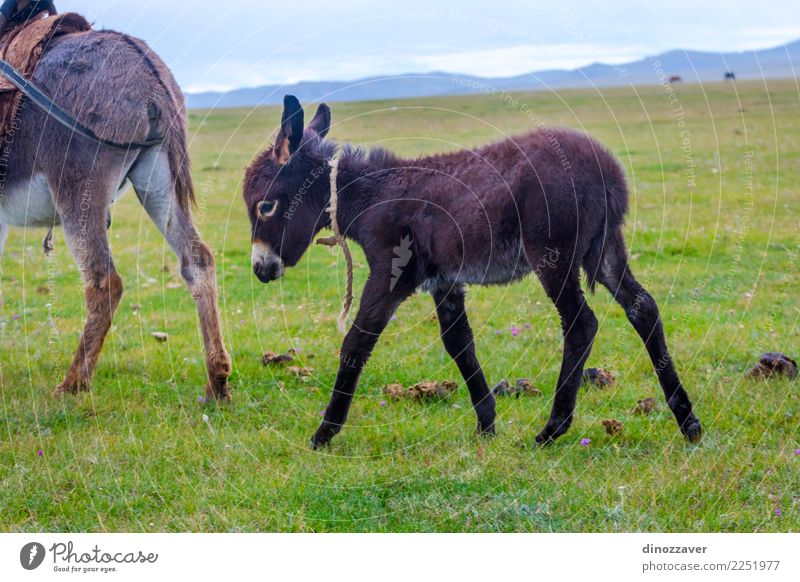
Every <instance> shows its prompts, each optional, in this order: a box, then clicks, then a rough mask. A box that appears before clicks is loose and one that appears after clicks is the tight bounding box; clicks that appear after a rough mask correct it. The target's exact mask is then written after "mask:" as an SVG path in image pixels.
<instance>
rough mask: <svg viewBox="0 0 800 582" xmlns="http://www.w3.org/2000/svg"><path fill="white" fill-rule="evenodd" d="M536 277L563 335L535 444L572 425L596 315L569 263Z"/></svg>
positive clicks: (573, 268) (575, 271) (589, 350)
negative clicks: (551, 396)
mask: <svg viewBox="0 0 800 582" xmlns="http://www.w3.org/2000/svg"><path fill="white" fill-rule="evenodd" d="M539 278H540V279H541V281H542V285H543V286H544V289H545V291H546V292H547V295H548V296H549V297H550V299H551V300H552V301H553V303H555V306H556V309H557V310H558V314H559V316H560V317H561V329H562V332H563V334H564V353H563V356H562V361H561V371H560V372H559V375H558V384H557V385H556V393H555V397H554V399H553V408H552V410H551V412H550V418H549V419H548V421H547V424H546V425H545V427H544V429H543V430H542V432H540V433H539V434H538V435H537V436H536V442H537V443H539V444H548V443H551V442H552V441H554V440H555V439H556V438H558V437H559V436H561V435H563V434H564V433H566V432H567V429H569V426H570V424H572V415H573V413H574V411H575V401H576V399H577V395H578V389H579V388H580V383H581V376H582V375H583V365H584V364H585V363H586V360H587V359H588V358H589V353H590V352H591V349H592V342H593V341H594V337H595V335H596V334H597V318H596V317H595V315H594V312H593V311H592V310H591V308H590V307H589V305H588V304H587V303H586V299H585V298H584V296H583V291H582V290H581V286H580V280H579V276H578V272H577V268H576V267H574V266H572V265H569V266H565V268H556V269H553V270H547V271H543V272H542V273H539Z"/></svg>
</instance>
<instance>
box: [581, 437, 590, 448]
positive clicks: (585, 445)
mask: <svg viewBox="0 0 800 582" xmlns="http://www.w3.org/2000/svg"><path fill="white" fill-rule="evenodd" d="M590 442H592V439H581V446H582V447H588V446H589V443H590Z"/></svg>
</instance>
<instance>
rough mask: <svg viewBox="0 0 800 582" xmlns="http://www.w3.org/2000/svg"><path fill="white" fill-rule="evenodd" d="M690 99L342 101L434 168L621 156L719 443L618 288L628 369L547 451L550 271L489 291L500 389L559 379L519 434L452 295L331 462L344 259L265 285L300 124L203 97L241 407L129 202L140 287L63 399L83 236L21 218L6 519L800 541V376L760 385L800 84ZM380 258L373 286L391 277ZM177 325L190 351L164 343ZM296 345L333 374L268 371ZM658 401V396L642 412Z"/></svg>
mask: <svg viewBox="0 0 800 582" xmlns="http://www.w3.org/2000/svg"><path fill="white" fill-rule="evenodd" d="M670 91H674V92H670ZM670 91H668V90H666V89H665V88H664V87H658V86H654V87H639V88H619V89H602V90H599V91H588V90H587V91H563V92H559V93H558V94H550V93H520V94H513V95H502V94H495V95H488V94H481V95H473V96H464V97H447V98H428V99H416V100H409V101H396V102H388V101H386V102H384V101H381V102H367V103H348V104H333V105H332V107H333V115H334V127H333V129H332V131H331V135H330V137H331V138H333V139H337V140H348V141H353V142H359V143H366V144H370V145H372V144H380V145H383V146H385V147H388V148H390V149H392V150H393V151H396V152H398V153H400V154H404V155H408V156H417V155H420V154H428V153H433V152H439V151H443V150H454V149H459V148H470V147H473V146H478V145H480V144H484V143H487V142H490V141H492V140H497V139H502V138H503V137H505V136H507V135H513V134H517V133H521V132H524V131H526V130H529V129H532V128H534V127H536V126H537V125H540V124H547V125H560V126H569V127H573V128H576V129H581V130H584V131H586V132H589V133H591V134H592V135H594V136H595V137H597V138H598V139H599V140H600V141H602V142H604V143H605V144H607V145H608V147H609V148H610V149H611V150H612V151H613V152H614V153H615V154H616V155H617V156H618V157H619V158H620V160H621V161H622V163H623V164H624V166H625V168H626V171H627V173H628V177H629V181H630V188H631V210H630V215H629V220H628V224H627V227H626V234H627V240H628V244H629V247H630V250H631V254H632V261H631V264H632V267H633V269H634V271H635V273H636V275H637V277H638V278H639V280H640V281H642V283H643V284H644V285H645V286H646V287H647V288H648V289H649V290H650V292H651V293H652V294H653V296H654V297H655V298H656V300H657V301H658V302H659V304H660V307H661V311H662V315H663V318H664V323H665V327H666V330H667V335H668V341H669V344H670V347H671V350H672V354H673V356H674V359H675V360H676V362H677V365H678V369H679V372H680V373H681V374H682V378H683V381H684V384H685V385H686V387H687V390H688V391H689V394H690V396H691V398H692V400H693V402H694V404H695V407H696V412H697V414H698V416H699V417H700V419H701V420H702V421H703V426H704V429H705V436H704V439H703V441H702V442H701V443H700V444H699V445H696V446H695V445H690V444H688V443H687V442H685V440H684V439H683V437H682V436H681V435H680V433H679V431H678V429H677V426H676V425H675V423H674V421H673V418H672V416H671V414H670V413H669V410H668V409H667V407H666V405H665V403H664V401H663V397H662V395H661V392H660V388H659V386H658V383H657V380H656V376H655V374H654V372H653V370H652V367H651V364H650V362H649V360H648V358H647V354H646V352H645V351H644V349H643V346H642V344H641V342H640V341H639V339H638V337H637V336H636V334H635V332H634V331H633V329H632V328H631V327H630V326H629V324H628V322H627V320H626V319H625V316H624V314H623V312H622V310H621V309H620V308H619V306H618V305H617V304H616V303H615V302H614V301H613V300H612V299H611V297H610V296H609V295H608V293H606V292H605V290H598V292H597V294H596V295H595V296H590V297H589V302H590V303H591V305H592V307H593V308H594V310H595V312H596V314H597V316H598V319H599V320H600V332H599V334H598V338H597V340H596V343H595V347H594V351H593V353H592V356H591V358H590V360H589V364H588V365H589V366H595V367H602V368H606V369H609V370H611V371H612V372H613V373H614V374H615V375H616V377H617V382H616V384H615V385H614V386H612V387H610V388H607V389H605V390H600V389H597V388H583V389H582V390H581V394H580V396H579V402H578V409H577V414H576V420H575V422H574V424H573V426H572V429H571V430H570V432H569V433H568V434H567V435H566V436H564V437H562V438H561V439H560V440H559V441H558V442H557V443H556V444H555V445H553V446H551V447H548V448H544V449H540V448H536V447H534V446H533V443H534V441H533V439H534V436H535V435H536V433H537V432H538V431H539V430H540V429H541V428H542V426H543V425H544V422H545V420H546V418H547V414H548V412H549V408H550V403H551V399H552V395H553V390H554V384H555V381H556V378H557V374H558V369H559V365H560V348H561V338H560V326H559V322H558V317H557V314H556V311H555V309H554V308H553V306H552V305H551V304H550V302H549V301H548V299H547V298H546V296H545V294H544V292H543V291H542V290H541V288H540V287H539V285H538V282H537V281H536V280H535V278H530V279H526V280H524V281H523V282H521V283H518V284H515V285H512V286H509V287H491V288H472V289H471V290H470V293H469V295H468V303H469V306H468V309H469V313H470V316H471V323H472V326H473V329H474V330H475V335H476V343H477V349H478V355H479V358H480V360H481V362H482V364H483V367H484V370H485V372H486V375H487V378H488V379H489V381H490V383H492V384H494V383H495V382H497V381H499V380H500V379H502V378H507V379H509V380H512V381H515V380H516V379H517V378H522V377H525V378H529V379H530V380H531V381H532V382H533V383H534V384H535V385H536V386H538V387H539V388H540V389H541V390H542V391H543V395H542V396H539V397H535V396H524V397H522V398H520V399H513V398H506V399H500V400H499V401H498V414H499V417H498V422H497V427H498V432H499V434H498V437H497V438H495V439H491V440H485V439H479V438H476V437H475V436H474V435H473V431H474V428H475V419H474V414H473V412H472V409H471V407H470V404H469V397H468V394H467V391H466V388H465V387H464V386H463V382H462V381H461V378H460V376H459V374H458V370H457V368H456V366H455V364H454V363H452V362H451V361H450V359H449V358H448V356H447V355H446V354H445V352H444V349H443V348H442V346H441V343H440V341H439V337H438V325H437V323H436V321H435V320H434V319H433V318H432V316H433V313H434V311H433V307H434V306H433V302H432V300H431V299H430V297H429V296H427V295H425V294H418V295H416V296H414V297H413V298H412V299H410V300H409V301H408V302H406V303H405V304H404V305H403V306H402V307H401V308H400V310H399V311H398V313H397V319H396V320H394V321H392V322H391V324H390V326H389V328H388V329H387V332H386V334H385V336H384V337H383V339H382V341H381V342H379V344H378V347H377V348H376V350H375V353H374V356H373V359H372V361H371V362H370V364H369V365H368V367H367V368H366V369H365V371H364V373H363V376H362V381H361V384H360V388H359V391H358V393H357V395H356V398H355V400H354V404H353V408H352V411H351V415H350V419H349V424H348V426H347V427H346V428H345V430H344V431H343V432H342V433H341V434H340V435H339V436H338V437H337V438H336V439H334V441H333V444H332V446H331V447H330V448H327V449H325V450H323V451H321V452H313V451H311V450H310V448H309V446H308V439H309V437H310V436H311V434H312V432H313V431H314V429H315V428H316V426H317V424H318V422H319V420H320V413H321V411H322V410H323V409H324V407H325V404H326V403H327V399H328V396H329V391H330V387H331V386H332V383H333V380H334V376H335V373H336V365H337V350H338V348H339V343H340V341H341V336H340V335H339V333H338V332H337V330H336V323H335V320H336V315H337V314H338V310H339V306H340V297H341V294H342V293H343V286H344V264H343V261H342V260H341V256H340V255H339V256H335V255H331V254H329V252H328V250H327V249H325V248H323V247H318V246H316V247H312V248H311V249H310V251H309V252H308V254H307V255H306V257H305V258H304V259H303V260H302V262H301V263H300V264H299V265H298V266H297V267H295V268H294V269H292V270H289V272H288V273H287V275H286V276H285V277H284V278H283V279H281V280H280V281H279V282H276V283H273V284H270V285H266V286H265V285H262V284H261V283H259V282H258V281H257V280H256V278H255V277H254V276H253V275H252V273H251V269H250V241H249V223H248V220H247V217H246V214H245V211H244V206H243V203H242V200H241V183H240V180H241V177H242V171H243V168H244V166H245V165H246V164H247V163H248V162H249V161H250V159H251V158H252V157H253V155H254V154H255V153H256V152H257V151H258V150H260V149H262V148H263V147H265V145H266V143H267V142H268V141H269V140H270V139H271V138H272V132H273V131H274V129H275V127H276V125H277V122H278V118H279V114H280V111H279V110H278V109H277V108H274V107H265V108H259V109H255V110H220V111H213V112H204V111H192V112H191V113H190V124H191V127H190V133H191V152H192V158H193V171H194V178H195V185H196V189H197V196H198V200H199V207H198V209H197V211H196V214H195V216H196V221H197V223H198V225H199V228H200V230H201V232H202V234H203V236H204V238H205V240H206V241H207V242H208V243H209V244H210V245H211V246H212V248H213V249H214V251H215V254H216V257H217V266H218V272H217V276H218V283H219V288H220V308H221V311H222V317H223V320H224V321H223V325H224V333H225V339H226V342H227V345H228V348H229V349H230V352H231V355H232V358H233V364H234V372H233V375H232V377H231V385H232V388H233V390H234V401H233V403H232V404H231V405H226V406H222V407H219V406H217V405H216V404H211V405H203V404H202V403H200V402H198V397H199V396H201V395H202V394H203V388H204V381H205V372H204V368H203V357H202V338H201V337H200V333H199V328H198V325H197V323H196V315H195V310H194V304H193V302H192V299H191V297H190V296H189V294H188V292H187V291H186V290H185V288H184V286H183V285H182V284H181V281H180V277H179V274H178V269H177V266H176V261H175V259H174V257H173V255H172V254H171V252H170V251H169V249H168V247H167V246H166V244H165V243H164V241H163V240H162V238H161V237H160V235H159V234H158V232H157V231H156V229H155V227H154V226H153V225H152V224H151V223H150V222H149V220H148V219H147V217H146V215H145V214H144V212H143V211H142V209H141V207H140V206H139V204H138V202H137V200H136V197H135V196H134V195H133V194H132V193H128V194H126V196H124V197H123V198H122V199H120V200H119V201H118V202H117V203H116V204H115V205H114V207H113V209H112V214H113V225H112V228H111V231H110V237H111V244H112V248H113V251H114V256H115V260H116V264H117V268H118V270H119V272H120V274H121V276H122V278H123V280H124V281H125V286H126V288H125V295H124V297H123V300H122V304H121V306H120V309H119V311H118V312H117V315H116V318H115V321H114V325H113V328H112V331H111V333H110V335H109V337H108V339H107V342H106V346H105V348H104V351H103V354H102V356H101V359H100V363H99V365H98V368H97V372H96V375H95V379H94V386H93V391H92V392H91V393H86V394H82V395H80V396H78V397H76V398H75V397H68V398H65V399H54V398H52V397H51V393H52V391H53V389H54V388H55V386H56V385H57V384H58V382H59V381H60V379H61V377H62V375H63V372H64V371H65V370H66V368H67V366H68V365H69V362H70V360H71V357H72V354H73V351H74V349H75V348H76V345H77V341H78V338H79V334H80V330H81V327H82V320H83V318H84V317H85V307H84V304H83V297H82V289H81V284H80V282H79V276H78V272H77V270H76V268H75V266H74V264H73V261H72V258H71V256H70V254H69V252H68V249H67V248H66V246H65V244H64V240H63V235H62V234H61V233H60V232H59V231H57V232H56V235H55V246H56V250H55V252H54V253H53V255H52V256H51V258H46V257H45V256H44V255H43V254H42V252H41V250H40V241H41V238H42V237H43V236H44V231H43V230H41V229H27V230H12V231H11V235H10V237H9V240H8V243H7V245H6V250H5V254H4V256H3V257H2V262H1V263H0V265H1V267H0V274H1V277H2V278H1V282H0V300H1V301H2V306H1V307H0V431H2V437H0V530H2V531H45V530H47V531H137V532H138V531H145V532H151V531H197V530H204V531H222V532H225V531H391V532H406V531H486V532H494V531H535V532H566V531H603V532H606V531H608V532H615V531H648V532H670V531H740V532H741V531H747V532H749V531H797V530H798V529H800V430H799V427H800V383H798V382H790V381H786V380H772V381H768V382H756V381H752V380H748V379H746V378H744V374H745V372H746V370H747V369H748V368H749V367H751V366H752V365H754V364H755V363H756V361H757V359H758V356H759V355H760V354H761V353H762V352H765V351H784V352H786V353H788V354H790V355H792V354H794V356H797V355H800V349H799V348H800V345H799V343H798V339H800V337H799V336H800V334H799V333H798V317H799V316H800V311H798V301H797V299H798V295H799V294H800V276H799V275H800V273H798V269H800V266H799V265H798V263H797V260H798V252H799V251H800V228H799V227H800V114H798V111H800V108H799V107H798V89H797V85H796V84H795V82H794V81H775V82H772V81H771V82H769V83H768V85H765V84H764V83H762V82H737V83H736V85H735V86H734V85H733V84H712V85H706V86H704V87H701V86H697V85H677V86H673V87H672V89H670ZM311 113H313V112H312V111H308V112H307V118H308V117H310V115H311ZM355 253H356V290H357V293H356V297H357V298H358V296H359V292H360V283H362V282H363V281H364V278H365V276H366V265H365V263H364V260H363V255H361V254H360V252H359V251H358V250H355ZM526 324H528V325H526ZM512 326H515V327H518V328H519V329H520V330H521V331H520V332H519V333H517V334H512V333H511V329H512ZM154 331H162V332H166V333H168V334H169V339H168V340H167V341H166V342H165V343H159V342H157V341H155V339H154V338H153V337H151V333H152V332H154ZM289 348H295V349H296V350H297V352H298V357H297V361H296V362H295V363H296V364H297V365H299V366H308V367H311V368H313V374H312V375H311V377H309V378H306V379H302V378H299V377H297V376H295V375H293V374H292V373H290V372H289V371H288V370H287V369H286V368H285V367H283V368H281V367H266V366H264V365H263V364H262V363H261V354H262V353H263V352H264V351H266V350H271V351H275V352H282V351H285V350H288V349H289ZM445 379H454V380H458V381H459V382H460V384H461V385H460V387H459V389H458V391H457V392H456V393H455V395H454V396H453V397H452V398H450V399H448V400H446V401H443V402H437V403H430V404H421V403H417V402H412V401H407V400H402V401H399V402H393V401H390V400H389V399H388V398H386V397H385V396H384V395H383V393H382V389H383V386H384V385H386V384H387V383H390V382H400V383H403V384H404V385H406V386H408V385H410V384H413V383H416V382H418V381H422V380H445ZM648 396H654V397H656V399H657V401H658V406H657V408H656V410H655V411H654V412H653V413H652V414H651V415H635V414H634V413H633V408H634V406H635V404H636V402H637V400H639V399H642V398H645V397H648ZM204 415H205V416H206V417H207V420H204ZM605 419H616V420H619V421H621V422H622V423H624V428H623V430H622V432H621V433H620V434H619V435H617V436H614V437H611V436H608V435H607V434H606V433H605V431H604V428H603V426H602V425H601V422H602V421H603V420H605ZM582 439H590V442H589V443H588V444H582V443H581V441H582ZM585 442H586V441H584V443H585Z"/></svg>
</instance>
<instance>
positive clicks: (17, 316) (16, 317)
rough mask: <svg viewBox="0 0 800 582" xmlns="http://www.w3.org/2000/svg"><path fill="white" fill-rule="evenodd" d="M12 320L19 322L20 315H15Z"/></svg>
mask: <svg viewBox="0 0 800 582" xmlns="http://www.w3.org/2000/svg"><path fill="white" fill-rule="evenodd" d="M12 319H13V320H14V321H17V320H18V319H19V313H15V314H14V316H13V318H12Z"/></svg>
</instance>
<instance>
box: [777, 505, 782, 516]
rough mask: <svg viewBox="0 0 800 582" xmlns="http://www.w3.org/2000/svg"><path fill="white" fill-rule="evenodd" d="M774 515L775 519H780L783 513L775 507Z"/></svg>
mask: <svg viewBox="0 0 800 582" xmlns="http://www.w3.org/2000/svg"><path fill="white" fill-rule="evenodd" d="M775 515H776V516H777V517H780V516H782V515H783V512H782V511H781V508H780V507H776V508H775Z"/></svg>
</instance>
